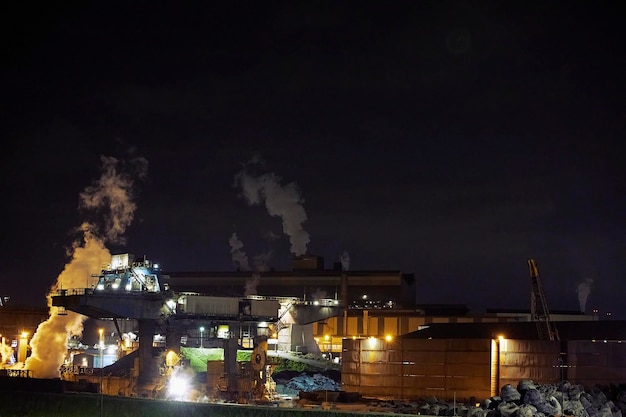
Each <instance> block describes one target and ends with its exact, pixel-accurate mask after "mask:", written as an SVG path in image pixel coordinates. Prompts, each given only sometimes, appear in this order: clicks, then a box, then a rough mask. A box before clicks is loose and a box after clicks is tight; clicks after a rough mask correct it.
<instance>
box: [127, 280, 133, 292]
mask: <svg viewBox="0 0 626 417" xmlns="http://www.w3.org/2000/svg"><path fill="white" fill-rule="evenodd" d="M132 288H133V287H132V285H131V284H130V282H129V283H128V284H126V291H130V290H131V289H132Z"/></svg>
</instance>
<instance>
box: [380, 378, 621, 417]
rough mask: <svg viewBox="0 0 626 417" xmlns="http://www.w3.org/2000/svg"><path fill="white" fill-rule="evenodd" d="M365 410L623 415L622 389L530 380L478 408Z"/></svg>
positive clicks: (384, 407) (383, 405)
mask: <svg viewBox="0 0 626 417" xmlns="http://www.w3.org/2000/svg"><path fill="white" fill-rule="evenodd" d="M620 388H621V389H620ZM455 405H456V408H455ZM368 410H369V411H384V412H398V413H409V414H422V415H430V416H460V417H554V416H572V417H622V416H624V415H626V387H625V386H620V387H612V389H611V390H607V389H604V390H601V389H600V388H595V389H593V390H591V391H590V392H585V390H584V388H583V387H582V386H581V385H573V384H571V383H569V382H567V381H562V382H560V383H558V384H555V385H539V384H535V383H534V382H533V381H532V380H522V381H520V382H519V383H518V386H517V387H513V386H511V385H505V386H503V387H502V389H501V390H500V395H498V396H494V397H491V398H488V399H486V400H483V401H482V402H481V403H480V405H479V406H466V405H464V404H454V403H448V402H443V401H439V400H438V399H437V398H435V397H431V398H428V399H425V400H422V401H418V402H410V401H397V400H392V401H381V402H372V401H370V403H369V404H368Z"/></svg>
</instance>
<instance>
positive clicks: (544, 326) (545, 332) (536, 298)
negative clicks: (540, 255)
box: [528, 259, 559, 340]
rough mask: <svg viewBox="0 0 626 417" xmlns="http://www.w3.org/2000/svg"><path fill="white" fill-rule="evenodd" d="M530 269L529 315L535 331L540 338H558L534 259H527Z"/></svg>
mask: <svg viewBox="0 0 626 417" xmlns="http://www.w3.org/2000/svg"><path fill="white" fill-rule="evenodd" d="M528 269H529V270H530V283H531V291H530V317H531V320H532V321H534V322H535V323H536V324H537V333H538V334H539V338H540V339H542V340H559V333H558V331H557V330H556V328H555V327H554V326H553V325H552V322H551V321H550V312H549V311H548V303H547V302H546V296H545V294H544V293H543V287H542V285H541V280H540V279H539V269H538V268H537V263H536V262H535V260H534V259H529V260H528Z"/></svg>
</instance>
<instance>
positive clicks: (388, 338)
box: [385, 334, 393, 342]
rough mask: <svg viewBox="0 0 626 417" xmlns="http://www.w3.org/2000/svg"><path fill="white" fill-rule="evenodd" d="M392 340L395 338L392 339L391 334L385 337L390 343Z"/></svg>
mask: <svg viewBox="0 0 626 417" xmlns="http://www.w3.org/2000/svg"><path fill="white" fill-rule="evenodd" d="M391 339H393V337H391V335H390V334H388V335H387V336H385V340H386V341H388V342H391Z"/></svg>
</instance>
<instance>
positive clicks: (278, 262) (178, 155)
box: [0, 0, 626, 319]
mask: <svg viewBox="0 0 626 417" xmlns="http://www.w3.org/2000/svg"><path fill="white" fill-rule="evenodd" d="M54 3H56V4H55V5H43V6H42V5H41V4H39V3H37V2H20V3H19V5H17V6H15V5H14V7H13V8H12V9H11V8H8V9H5V11H4V12H3V13H2V17H1V19H2V22H1V26H2V31H3V34H2V37H1V42H2V55H3V63H2V64H1V67H0V68H1V72H0V88H1V90H0V97H1V101H0V106H1V107H0V125H1V129H2V131H1V132H0V133H1V135H2V139H3V147H4V149H3V152H2V160H1V164H2V165H1V166H2V177H1V180H2V193H3V203H2V213H3V217H2V218H3V222H2V231H1V233H0V236H1V243H2V246H1V251H2V261H3V267H2V269H1V270H0V293H2V294H7V295H10V296H11V297H12V300H13V302H14V303H16V304H32V305H41V304H43V303H44V302H45V300H44V296H45V294H46V293H47V292H48V289H49V288H50V286H51V285H52V284H53V283H54V282H55V280H56V277H57V276H58V274H59V273H60V272H61V271H62V269H63V267H64V265H65V263H66V262H67V258H66V255H65V253H66V252H65V251H66V249H67V248H68V247H69V245H70V244H71V242H72V240H73V238H74V233H73V232H72V231H73V228H75V227H76V226H78V225H79V224H81V222H82V221H83V220H84V216H85V215H86V214H85V213H84V212H82V211H81V210H79V195H80V193H81V192H82V191H83V190H84V189H85V187H88V186H90V185H91V184H92V183H93V181H95V180H96V179H97V178H98V177H99V175H100V169H101V162H100V157H101V156H109V157H115V158H118V159H119V160H129V158H132V157H138V156H140V157H143V158H145V159H146V160H147V161H148V163H149V170H148V176H147V177H146V178H145V180H137V181H136V183H135V187H134V190H135V191H134V192H135V194H134V201H135V202H136V204H137V208H136V211H135V212H134V220H133V222H132V224H131V225H130V227H129V228H128V229H127V231H126V234H125V236H126V244H124V245H122V244H117V245H112V246H111V247H110V249H111V251H113V252H130V253H135V254H137V255H139V256H142V255H146V256H148V257H149V258H150V259H152V260H155V261H159V262H161V263H162V264H163V266H164V267H165V269H166V270H168V271H196V270H197V271H201V270H233V269H234V266H233V261H232V257H231V253H230V246H229V238H230V237H231V235H232V234H233V233H234V232H236V233H237V236H238V238H239V239H240V240H241V242H243V244H244V247H243V250H244V251H245V252H246V254H247V255H248V256H249V257H250V258H251V259H252V258H253V257H255V256H257V255H262V254H265V253H268V251H271V253H272V257H271V259H269V260H268V263H269V265H271V266H273V267H275V268H277V269H287V268H289V267H290V259H291V254H290V242H289V237H288V236H287V235H286V234H285V233H284V232H283V229H282V227H281V218H280V217H276V216H271V215H270V214H269V212H268V210H267V209H266V208H265V206H263V205H257V206H254V205H249V204H248V202H247V201H246V199H245V198H244V197H243V196H242V195H241V194H242V193H241V192H242V190H241V188H237V187H236V186H235V176H236V174H237V173H238V172H240V171H241V170H242V168H243V167H244V164H245V163H247V162H248V161H250V160H252V159H253V158H256V159H255V160H260V161H263V165H261V166H257V167H256V169H257V171H255V172H258V173H259V174H261V173H266V174H274V179H275V181H276V182H277V183H279V184H282V186H284V187H287V185H288V184H290V183H295V184H296V185H297V188H296V189H295V190H297V195H299V196H300V197H301V198H302V200H301V201H296V203H297V204H298V205H300V207H301V208H302V209H303V210H304V211H305V213H306V217H307V219H306V221H305V222H303V223H301V224H300V225H301V227H302V229H303V230H304V231H306V233H308V234H309V237H310V242H309V243H308V245H307V247H306V249H307V252H308V253H311V254H314V255H319V256H323V257H324V258H325V259H326V264H327V265H332V263H333V262H335V261H337V260H338V259H339V257H340V256H341V254H342V253H343V252H344V251H346V252H347V253H348V254H349V257H350V269H351V270H364V269H396V270H397V269H399V270H401V271H403V272H406V273H414V274H415V277H416V280H417V287H418V291H417V295H416V299H417V302H419V303H463V304H468V305H469V306H470V307H472V308H473V309H476V310H477V311H480V310H481V309H483V310H484V309H485V308H499V307H502V308H529V306H530V297H529V292H530V279H529V274H528V268H527V265H526V260H527V258H529V257H532V258H535V259H536V260H537V262H538V265H539V271H540V274H541V279H542V282H543V286H544V289H545V292H546V296H547V299H548V304H549V306H550V308H551V309H553V310H554V309H568V310H577V309H579V301H578V296H577V288H578V284H579V283H581V282H587V283H591V289H590V295H589V298H588V300H587V303H586V308H587V310H588V311H589V310H590V309H591V308H592V307H596V308H600V310H601V311H602V312H603V313H604V312H606V311H611V312H613V316H614V317H618V318H622V319H623V318H626V303H625V302H624V298H625V296H626V279H625V278H626V277H625V273H626V236H625V226H626V220H625V216H624V208H625V204H626V187H625V185H624V184H625V180H626V170H625V168H624V153H623V151H622V149H623V148H624V146H623V145H622V142H623V140H624V137H625V133H626V129H625V126H624V123H625V121H626V118H625V114H624V109H625V106H624V97H625V89H624V87H625V78H626V62H625V61H626V58H625V56H626V55H625V53H624V40H625V37H624V27H625V25H624V14H623V13H622V12H621V11H619V9H618V8H617V7H618V5H617V2H603V1H596V2H575V1H550V2H546V1H538V2H533V1H510V2H509V1H507V2H502V1H475V2H468V1H435V0H433V1H418V0H414V1H394V2H373V1H321V2H317V1H302V2H297V1H272V2H269V1H249V2H239V1H227V2H161V1H150V2H147V1H146V2H139V1H124V2H116V1H107V2H54ZM180 3H185V4H184V5H181V4H180Z"/></svg>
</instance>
